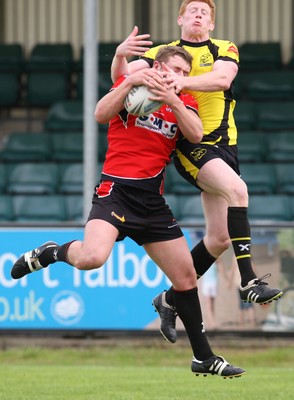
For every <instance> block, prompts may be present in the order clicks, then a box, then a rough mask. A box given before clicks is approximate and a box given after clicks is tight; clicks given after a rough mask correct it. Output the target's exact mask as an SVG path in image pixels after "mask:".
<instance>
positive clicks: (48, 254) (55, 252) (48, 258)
mask: <svg viewBox="0 0 294 400" xmlns="http://www.w3.org/2000/svg"><path fill="white" fill-rule="evenodd" d="M72 242H74V240H72V241H71V242H68V243H65V244H63V245H61V246H58V247H48V248H47V249H45V250H44V251H43V252H42V254H41V255H40V257H39V260H40V264H41V265H42V266H43V267H48V265H49V264H54V263H55V262H56V261H64V262H66V263H68V261H67V258H66V254H67V249H68V246H69V245H70V244H71V243H72Z"/></svg>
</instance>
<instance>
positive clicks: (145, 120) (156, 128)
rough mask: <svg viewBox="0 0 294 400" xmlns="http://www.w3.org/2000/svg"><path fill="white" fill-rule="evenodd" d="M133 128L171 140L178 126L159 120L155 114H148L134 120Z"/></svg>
mask: <svg viewBox="0 0 294 400" xmlns="http://www.w3.org/2000/svg"><path fill="white" fill-rule="evenodd" d="M135 126H138V127H140V128H145V129H148V130H150V131H152V132H156V133H159V134H161V135H163V136H164V137H166V138H167V139H173V138H174V137H175V136H176V134H177V129H178V125H177V124H175V123H174V122H168V121H165V120H163V119H162V118H159V117H158V116H157V115H156V114H148V115H144V116H142V117H138V118H136V122H135Z"/></svg>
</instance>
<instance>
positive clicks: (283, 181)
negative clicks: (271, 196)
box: [275, 161, 294, 195]
mask: <svg viewBox="0 0 294 400" xmlns="http://www.w3.org/2000/svg"><path fill="white" fill-rule="evenodd" d="M275 171H276V177H277V190H278V193H281V194H291V195H293V194H294V173H293V171H294V161H293V163H278V164H275Z"/></svg>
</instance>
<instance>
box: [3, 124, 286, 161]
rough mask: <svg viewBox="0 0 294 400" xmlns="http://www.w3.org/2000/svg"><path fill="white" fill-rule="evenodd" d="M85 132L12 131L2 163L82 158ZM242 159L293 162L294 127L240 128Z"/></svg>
mask: <svg viewBox="0 0 294 400" xmlns="http://www.w3.org/2000/svg"><path fill="white" fill-rule="evenodd" d="M83 147H84V144H83V133H82V132H72V131H69V132H64V131H54V132H38V133H31V132H11V133H10V134H9V135H7V136H6V137H5V140H4V143H3V146H2V149H1V150H0V161H1V162H25V161H35V162H41V161H47V162H48V161H59V162H69V161H70V162H82V161H83ZM97 147H98V148H97V154H98V159H99V161H103V160H104V157H105V153H106V150H107V125H100V126H99V135H98V143H97ZM238 148H239V160H240V162H250V163H251V162H255V163H256V162H259V163H261V162H275V163H276V162H294V130H293V131H287V132H286V131H285V132H275V133H267V132H258V131H240V133H239V137H238Z"/></svg>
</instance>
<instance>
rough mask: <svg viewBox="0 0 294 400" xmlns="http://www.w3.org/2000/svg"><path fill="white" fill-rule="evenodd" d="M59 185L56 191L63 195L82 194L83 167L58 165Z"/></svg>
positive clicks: (78, 165) (77, 164)
mask: <svg viewBox="0 0 294 400" xmlns="http://www.w3.org/2000/svg"><path fill="white" fill-rule="evenodd" d="M59 169H60V183H59V188H58V191H59V192H60V193H64V194H69V193H72V194H82V193H83V183H84V167H83V164H82V163H73V164H65V165H60V167H59Z"/></svg>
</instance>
